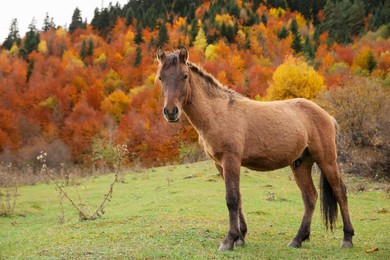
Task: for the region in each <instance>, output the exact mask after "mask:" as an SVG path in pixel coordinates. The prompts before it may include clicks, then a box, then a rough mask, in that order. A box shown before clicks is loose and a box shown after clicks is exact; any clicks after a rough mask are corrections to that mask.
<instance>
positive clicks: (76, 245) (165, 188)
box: [0, 161, 390, 259]
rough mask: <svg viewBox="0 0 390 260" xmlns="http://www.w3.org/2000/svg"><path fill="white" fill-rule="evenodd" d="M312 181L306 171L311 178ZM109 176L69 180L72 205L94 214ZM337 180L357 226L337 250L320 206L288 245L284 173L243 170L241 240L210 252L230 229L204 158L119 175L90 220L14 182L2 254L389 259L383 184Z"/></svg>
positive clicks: (40, 189)
mask: <svg viewBox="0 0 390 260" xmlns="http://www.w3.org/2000/svg"><path fill="white" fill-rule="evenodd" d="M190 177H191V178H190ZM318 178H319V175H318V174H314V179H315V182H316V183H318ZM112 179H113V175H112V174H111V175H107V176H100V177H89V178H85V179H78V178H77V179H75V180H73V182H72V185H70V186H68V187H64V188H65V190H66V191H67V192H68V193H69V194H70V195H71V196H72V197H73V199H74V200H75V202H76V203H77V205H79V206H82V207H84V208H89V209H90V210H93V209H94V208H95V207H96V206H97V205H98V204H99V203H100V202H101V199H102V196H103V194H104V193H105V192H106V191H107V189H108V186H109V183H110V182H111V181H112ZM345 182H346V184H347V186H348V191H349V193H348V199H349V202H350V212H351V218H352V222H353V224H354V227H355V230H356V235H355V236H354V247H353V248H350V249H344V250H343V249H340V248H339V243H340V241H341V239H342V233H343V231H342V223H341V220H338V222H337V227H336V230H335V232H334V233H332V232H330V231H326V230H325V227H324V225H323V223H322V220H321V217H320V207H319V205H318V204H317V207H316V211H315V214H314V217H313V223H312V235H311V239H310V241H308V242H305V243H303V247H302V248H300V249H295V248H288V247H287V246H286V245H287V243H288V242H289V241H290V239H291V238H292V237H293V236H294V235H295V233H296V231H297V230H298V227H299V223H300V219H301V216H302V212H303V203H302V199H301V196H300V192H299V189H298V187H297V186H296V184H295V182H294V181H293V180H291V173H290V170H289V169H282V170H279V171H274V172H266V173H258V172H253V171H248V170H245V169H242V178H241V188H242V189H241V191H242V196H243V206H244V211H245V213H246V218H247V221H248V225H249V226H248V228H249V231H248V235H247V244H246V246H245V247H242V248H235V250H234V251H232V252H226V253H221V252H218V251H217V249H218V246H219V244H220V242H221V241H222V239H223V237H224V235H225V232H226V230H227V228H228V212H227V209H226V204H225V199H224V194H225V192H224V184H223V181H222V179H221V178H220V176H219V175H218V174H217V171H216V170H215V169H214V167H213V164H212V162H211V161H206V162H200V163H196V164H190V165H182V166H167V167H160V168H153V169H148V170H144V171H137V172H135V171H130V172H127V173H126V176H125V181H124V182H122V183H117V184H116V186H115V187H114V193H113V197H112V199H111V202H109V203H107V204H106V207H105V214H104V215H103V216H102V217H101V218H98V219H97V220H94V221H79V218H78V214H77V211H76V210H75V209H74V208H73V207H71V205H70V203H69V202H68V201H67V200H61V199H60V196H59V192H58V190H56V189H55V188H54V185H48V184H37V185H34V186H23V187H19V193H20V196H19V197H18V198H17V204H16V209H15V215H14V216H11V217H2V218H0V227H1V228H0V237H1V240H0V258H5V259H9V258H18V259H19V258H67V259H68V258H71V259H75V258H77V259H79V258H83V259H106V258H127V259H128V258H134V259H166V258H168V259H184V258H186V259H188V258H190V259H211V258H212V259H228V258H229V259H230V258H238V259H258V258H262V259H298V258H299V259H301V258H305V259H335V258H337V259H371V258H372V259H386V258H388V256H389V255H390V247H389V245H390V236H389V232H388V229H387V228H386V227H388V226H389V225H390V222H389V220H390V219H389V212H388V210H389V208H388V199H389V194H388V191H387V192H386V187H387V190H388V188H389V187H388V184H385V183H379V182H371V181H368V180H367V179H361V178H355V177H352V176H345ZM79 198H81V199H82V201H80V200H79ZM61 201H62V205H63V211H62V210H61V208H62V206H61ZM61 223H62V224H61ZM376 248H377V249H378V250H377V251H375V250H372V249H376ZM365 250H371V251H372V252H371V253H365Z"/></svg>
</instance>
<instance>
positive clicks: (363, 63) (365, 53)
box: [353, 46, 374, 70]
mask: <svg viewBox="0 0 390 260" xmlns="http://www.w3.org/2000/svg"><path fill="white" fill-rule="evenodd" d="M370 55H372V56H373V55H374V53H373V51H372V50H371V48H370V47H367V46H364V47H363V48H362V49H361V50H360V52H359V54H357V55H356V56H355V59H354V60H353V66H354V67H355V68H356V66H359V67H360V68H361V69H363V70H369V57H370Z"/></svg>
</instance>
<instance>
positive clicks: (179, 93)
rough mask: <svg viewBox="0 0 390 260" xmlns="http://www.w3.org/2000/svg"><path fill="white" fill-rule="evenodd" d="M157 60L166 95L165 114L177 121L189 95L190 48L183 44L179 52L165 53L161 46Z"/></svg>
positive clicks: (164, 95) (158, 75)
mask: <svg viewBox="0 0 390 260" xmlns="http://www.w3.org/2000/svg"><path fill="white" fill-rule="evenodd" d="M157 60H158V61H159V63H160V64H159V69H158V72H157V77H158V79H159V80H160V82H161V87H162V94H163V97H164V108H163V114H164V117H165V119H166V120H167V121H168V122H177V121H179V118H180V115H181V113H182V108H183V105H184V104H185V102H186V101H187V98H188V95H189V84H190V83H189V73H190V71H189V67H188V65H187V60H188V50H187V48H186V47H184V46H182V47H180V50H179V51H177V52H172V53H168V54H165V52H164V51H163V49H162V48H161V47H159V48H158V49H157Z"/></svg>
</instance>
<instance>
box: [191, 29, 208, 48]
mask: <svg viewBox="0 0 390 260" xmlns="http://www.w3.org/2000/svg"><path fill="white" fill-rule="evenodd" d="M206 46H207V39H206V35H205V34H204V31H203V29H202V28H200V29H199V31H198V34H197V35H196V38H195V42H194V47H195V49H197V50H199V51H202V52H203V51H204V50H205V49H206Z"/></svg>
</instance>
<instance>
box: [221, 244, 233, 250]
mask: <svg viewBox="0 0 390 260" xmlns="http://www.w3.org/2000/svg"><path fill="white" fill-rule="evenodd" d="M230 250H233V245H229V244H225V243H222V244H221V246H220V247H219V249H218V251H220V252H223V251H230Z"/></svg>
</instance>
